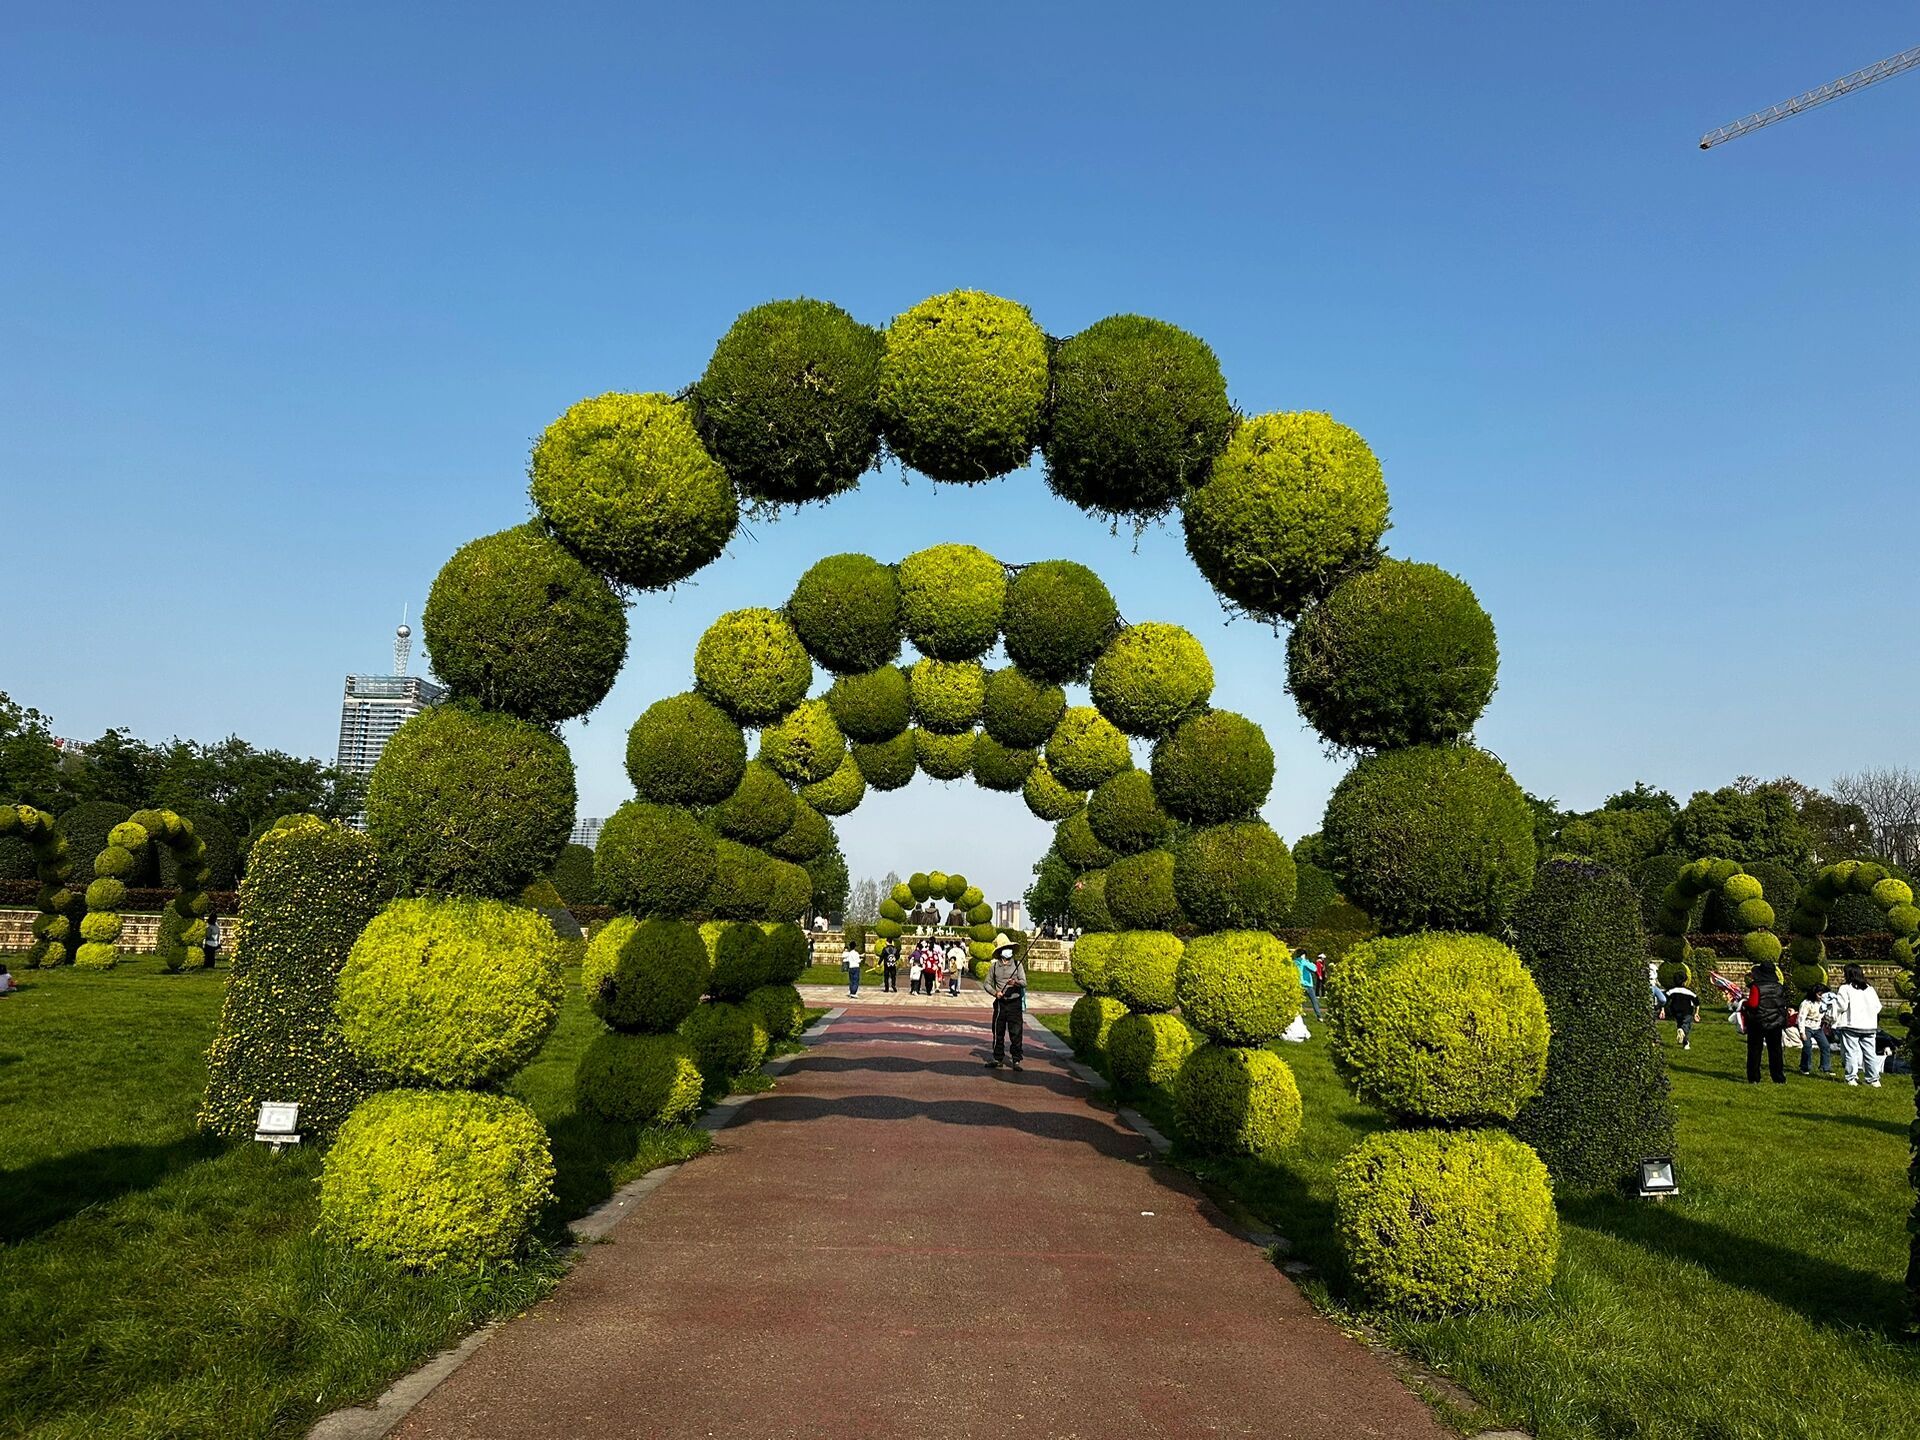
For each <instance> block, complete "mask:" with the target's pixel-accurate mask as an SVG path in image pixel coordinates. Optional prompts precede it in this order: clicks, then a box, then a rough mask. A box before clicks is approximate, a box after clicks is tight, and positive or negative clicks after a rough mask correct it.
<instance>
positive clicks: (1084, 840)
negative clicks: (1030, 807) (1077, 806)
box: [1053, 810, 1118, 870]
mask: <svg viewBox="0 0 1920 1440" xmlns="http://www.w3.org/2000/svg"><path fill="white" fill-rule="evenodd" d="M1053 850H1054V853H1055V854H1056V855H1058V856H1059V857H1060V858H1061V859H1062V860H1064V861H1066V862H1067V864H1068V865H1070V866H1072V867H1073V868H1074V869H1075V870H1104V869H1106V867H1107V866H1109V865H1111V864H1112V863H1113V862H1114V860H1115V859H1117V858H1118V857H1117V856H1116V855H1115V854H1114V853H1113V851H1111V850H1109V849H1108V848H1107V847H1106V846H1104V845H1102V844H1101V843H1100V842H1099V840H1098V839H1096V838H1095V837H1094V833H1093V829H1092V827H1091V826H1089V825H1088V824H1087V812H1086V811H1084V810H1078V811H1075V812H1074V813H1073V814H1071V815H1069V816H1068V817H1067V818H1066V819H1064V820H1062V821H1061V822H1060V823H1059V824H1058V825H1056V826H1054V827H1053Z"/></svg>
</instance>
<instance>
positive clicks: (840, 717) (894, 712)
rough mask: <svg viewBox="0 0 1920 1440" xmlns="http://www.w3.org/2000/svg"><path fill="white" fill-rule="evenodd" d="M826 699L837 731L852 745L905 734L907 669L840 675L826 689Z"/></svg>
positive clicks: (909, 701)
mask: <svg viewBox="0 0 1920 1440" xmlns="http://www.w3.org/2000/svg"><path fill="white" fill-rule="evenodd" d="M826 698H827V708H828V709H829V710H831V711H833V718H834V720H835V721H837V722H838V723H839V726H840V730H841V733H843V734H844V735H845V736H846V737H847V738H848V739H849V740H851V741H853V742H855V743H856V744H874V743H877V742H879V741H882V740H891V739H893V738H894V737H895V736H896V735H902V734H905V733H906V729H907V726H908V725H909V724H910V723H912V720H913V701H912V692H911V690H910V689H909V687H908V684H907V672H906V671H904V670H902V669H901V668H900V667H899V666H898V665H882V666H880V667H879V668H878V669H874V670H868V671H866V672H865V673H864V674H859V675H841V676H839V677H838V678H836V679H835V680H834V682H833V684H832V686H831V687H830V688H829V689H828V690H827V697H826Z"/></svg>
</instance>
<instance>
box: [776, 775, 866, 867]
mask: <svg viewBox="0 0 1920 1440" xmlns="http://www.w3.org/2000/svg"><path fill="white" fill-rule="evenodd" d="M854 773H855V774H856V775H857V774H859V771H858V770H857V769H856V770H855V771H854ZM822 783H824V782H822ZM809 788H811V787H809ZM865 788H866V786H865V784H864V782H863V783H862V785H861V789H862V790H864V789H865ZM833 843H834V835H833V826H832V825H831V824H830V823H829V822H828V820H827V817H826V816H824V815H822V814H821V813H820V812H819V811H818V810H816V809H814V808H813V806H811V805H809V804H808V803H807V802H806V801H805V800H804V799H803V800H801V801H799V802H798V803H797V804H796V805H795V806H794V807H793V824H791V825H789V826H788V827H787V828H786V829H785V830H783V831H781V832H780V833H779V834H778V835H776V836H774V837H773V839H771V840H769V841H768V842H767V850H768V852H769V853H770V854H772V855H774V856H776V857H778V858H779V859H781V860H791V861H793V862H794V863H795V864H798V865H804V864H806V863H807V861H809V860H812V859H815V858H817V857H818V856H821V855H824V854H826V853H827V851H829V850H831V849H832V848H833Z"/></svg>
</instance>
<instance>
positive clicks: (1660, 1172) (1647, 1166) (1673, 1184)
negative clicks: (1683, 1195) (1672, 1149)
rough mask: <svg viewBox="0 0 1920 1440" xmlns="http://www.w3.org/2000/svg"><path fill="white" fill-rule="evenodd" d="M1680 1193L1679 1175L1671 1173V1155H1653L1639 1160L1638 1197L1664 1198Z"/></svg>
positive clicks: (1648, 1198) (1643, 1198) (1645, 1198)
mask: <svg viewBox="0 0 1920 1440" xmlns="http://www.w3.org/2000/svg"><path fill="white" fill-rule="evenodd" d="M1679 1193H1680V1180H1679V1177H1678V1176H1676V1175H1675V1174H1674V1173H1673V1157H1672V1156H1671V1155H1653V1156H1649V1157H1648V1158H1647V1159H1645V1160H1642V1161H1641V1162H1640V1198H1641V1199H1642V1200H1664V1199H1666V1198H1667V1196H1669V1195H1678V1194H1679Z"/></svg>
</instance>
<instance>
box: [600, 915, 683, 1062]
mask: <svg viewBox="0 0 1920 1440" xmlns="http://www.w3.org/2000/svg"><path fill="white" fill-rule="evenodd" d="M712 969H713V962H712V960H711V958H710V957H709V956H708V954H707V947H706V945H705V944H704V943H702V941H701V938H700V931H699V929H698V928H697V927H695V926H693V925H689V924H686V923H685V922H683V921H678V920H634V919H632V918H630V917H628V916H625V915H619V916H615V917H614V918H613V919H612V920H609V921H608V922H607V923H606V924H605V925H603V926H601V927H600V931H599V933H598V934H597V935H595V936H594V937H593V940H592V943H590V944H589V945H588V946H587V953H586V958H585V959H584V960H583V961H582V962H581V965H580V988H581V990H583V991H584V992H585V993H586V996H587V1003H588V1004H589V1005H591V1006H592V1007H593V1013H594V1014H596V1015H598V1016H599V1017H600V1018H601V1019H602V1020H604V1021H606V1022H607V1024H609V1025H611V1026H612V1027H613V1028H614V1029H615V1030H627V1031H632V1032H634V1033H637V1034H638V1033H648V1034H664V1033H666V1032H669V1031H671V1030H673V1029H674V1028H675V1027H677V1026H678V1025H679V1024H680V1022H681V1021H682V1020H684V1019H686V1018H687V1016H688V1015H689V1014H691V1013H692V1011H693V1007H694V1006H695V1005H698V1004H699V1003H700V997H701V996H702V995H703V994H705V993H706V989H707V981H708V978H709V976H710V975H711V973H712Z"/></svg>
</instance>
